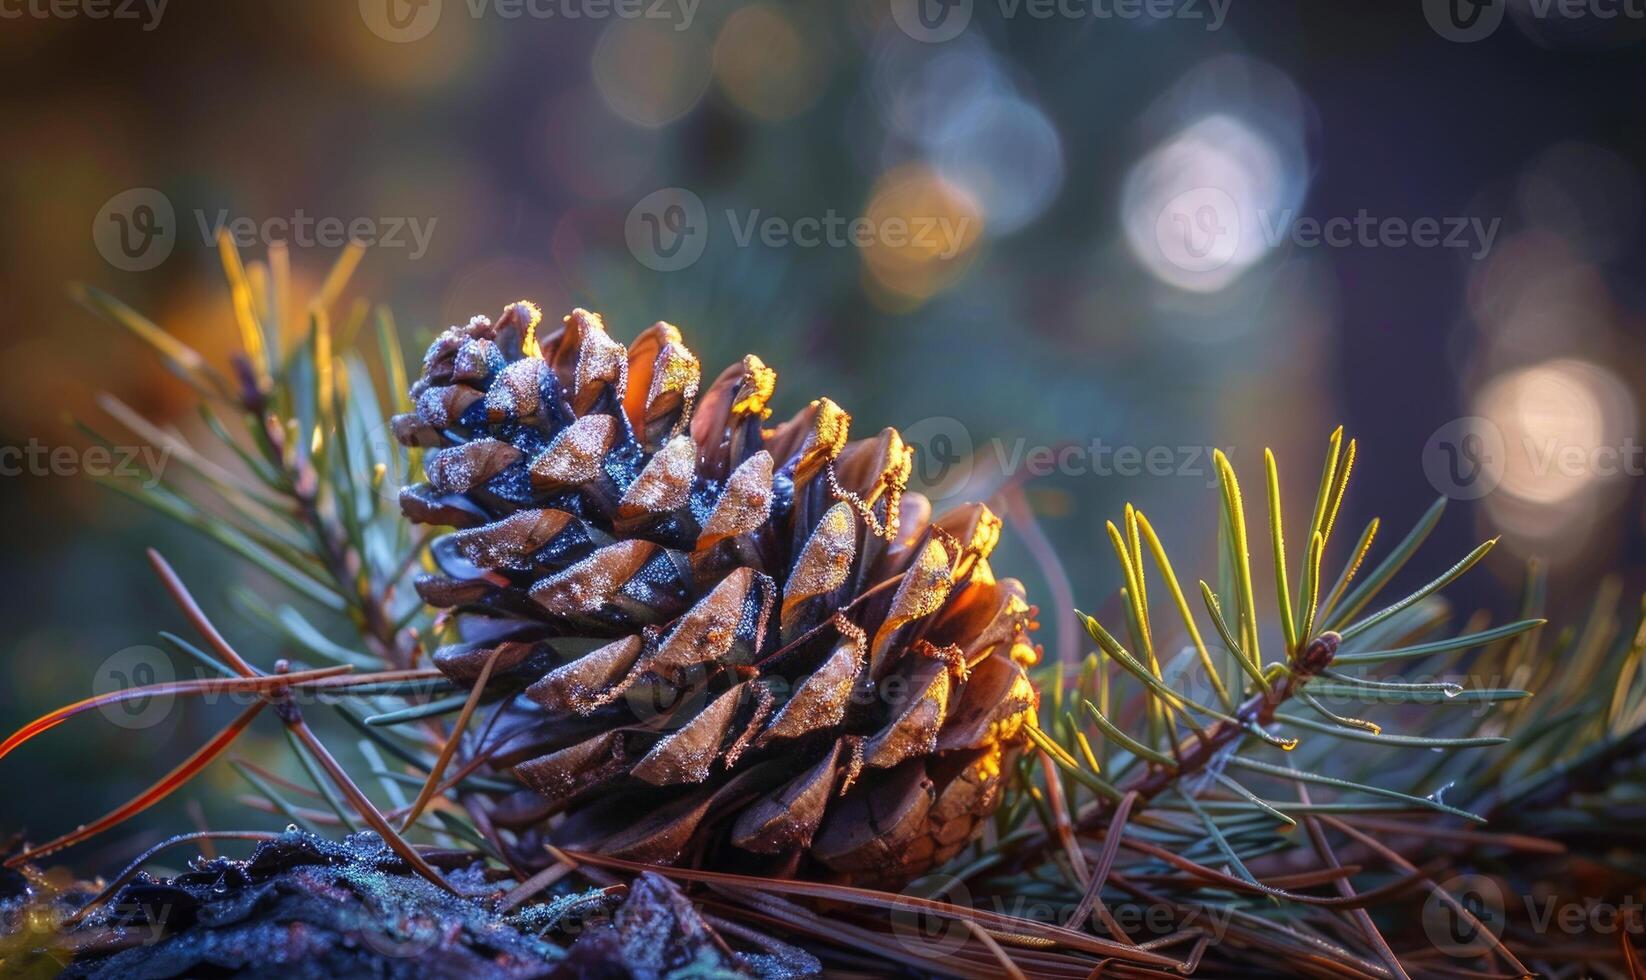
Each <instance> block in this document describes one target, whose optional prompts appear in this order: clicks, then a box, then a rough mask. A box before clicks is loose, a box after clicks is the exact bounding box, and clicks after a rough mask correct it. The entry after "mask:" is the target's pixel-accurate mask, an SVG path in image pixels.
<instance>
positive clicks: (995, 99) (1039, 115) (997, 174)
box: [933, 95, 1063, 235]
mask: <svg viewBox="0 0 1646 980" xmlns="http://www.w3.org/2000/svg"><path fill="white" fill-rule="evenodd" d="M933 143H934V145H935V149H936V158H937V166H938V169H939V171H941V172H942V174H943V176H944V177H945V178H947V179H948V180H950V181H952V182H953V183H955V184H958V185H959V186H961V187H963V188H965V189H966V191H967V192H968V193H969V194H971V195H972V196H973V197H975V198H976V199H977V200H978V201H979V202H980V203H981V204H982V206H983V208H984V209H985V210H986V211H987V212H988V215H989V231H990V233H991V234H997V235H1007V234H1010V233H1012V232H1014V231H1017V230H1018V229H1019V228H1022V227H1023V226H1024V225H1026V224H1028V223H1029V222H1031V221H1033V220H1034V219H1035V218H1037V217H1039V216H1040V213H1041V212H1042V211H1044V210H1046V208H1047V207H1048V206H1050V205H1051V203H1052V201H1053V199H1054V198H1055V197H1056V196H1057V191H1058V188H1059V187H1060V186H1061V185H1062V183H1063V148H1062V144H1061V141H1060V140H1059V139H1058V135H1057V129H1056V128H1055V127H1054V126H1053V125H1052V121H1051V120H1050V119H1048V118H1046V114H1045V113H1044V112H1042V111H1041V110H1040V109H1039V107H1037V106H1035V105H1034V104H1033V103H1031V102H1028V101H1026V100H1024V99H1020V98H1017V97H1016V96H1009V95H996V96H990V97H988V98H984V99H980V100H978V101H975V102H972V103H971V104H969V105H967V106H966V107H965V108H964V109H963V110H962V111H960V112H957V113H955V114H954V115H953V116H951V117H950V118H949V119H948V121H947V122H946V123H945V124H944V125H943V126H942V127H940V128H939V129H938V131H937V133H936V135H935V137H934V138H933Z"/></svg>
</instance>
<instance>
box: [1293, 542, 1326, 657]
mask: <svg viewBox="0 0 1646 980" xmlns="http://www.w3.org/2000/svg"><path fill="white" fill-rule="evenodd" d="M1325 550H1326V539H1325V538H1324V537H1322V536H1321V535H1319V534H1316V535H1315V536H1314V537H1313V538H1312V539H1311V540H1310V541H1309V552H1308V554H1307V555H1306V556H1305V557H1304V559H1303V582H1302V585H1301V587H1300V588H1299V590H1298V595H1299V597H1300V598H1301V599H1302V600H1303V632H1302V633H1301V634H1300V635H1301V638H1302V639H1301V642H1302V643H1305V644H1306V643H1308V642H1309V641H1310V640H1313V639H1314V633H1315V614H1316V613H1317V612H1318V611H1319V609H1320V562H1321V559H1322V558H1323V557H1324V555H1325Z"/></svg>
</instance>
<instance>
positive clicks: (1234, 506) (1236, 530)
mask: <svg viewBox="0 0 1646 980" xmlns="http://www.w3.org/2000/svg"><path fill="white" fill-rule="evenodd" d="M1212 461H1213V462H1214V463H1215V464H1216V466H1217V472H1218V478H1219V480H1220V481H1221V482H1222V484H1223V506H1224V509H1225V511H1226V512H1227V514H1228V518H1229V533H1230V535H1231V536H1232V538H1233V542H1232V543H1233V547H1232V549H1231V551H1232V558H1233V561H1234V571H1235V585H1236V587H1237V588H1238V589H1239V590H1240V599H1239V601H1240V633H1241V636H1240V639H1241V646H1242V647H1243V649H1244V653H1245V655H1246V657H1247V658H1248V659H1249V660H1250V661H1251V662H1252V664H1253V666H1255V667H1257V668H1258V669H1260V670H1261V669H1262V667H1263V654H1262V652H1261V650H1260V649H1259V646H1258V622H1257V600H1256V598H1255V596H1254V594H1253V591H1252V564H1251V546H1250V543H1249V541H1248V538H1247V535H1246V505H1245V502H1244V501H1243V500H1242V499H1241V496H1240V481H1239V480H1238V479H1237V478H1236V477H1235V472H1234V467H1233V466H1232V465H1230V463H1229V457H1227V456H1225V455H1223V450H1221V449H1216V450H1213V451H1212Z"/></svg>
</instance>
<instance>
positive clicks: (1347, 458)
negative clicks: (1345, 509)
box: [1320, 439, 1356, 541]
mask: <svg viewBox="0 0 1646 980" xmlns="http://www.w3.org/2000/svg"><path fill="white" fill-rule="evenodd" d="M1355 452H1356V444H1355V441H1354V440H1353V439H1350V440H1349V448H1348V449H1347V450H1346V451H1345V452H1344V453H1343V465H1342V466H1341V467H1340V468H1339V469H1338V474H1337V491H1336V492H1335V493H1333V494H1332V506H1331V509H1330V510H1328V511H1327V512H1326V526H1325V527H1324V528H1322V529H1321V532H1320V536H1321V538H1322V539H1324V540H1326V541H1330V540H1331V539H1332V528H1334V527H1336V526H1337V512H1338V509H1339V508H1340V507H1342V506H1343V494H1344V492H1345V491H1347V490H1348V489H1349V476H1350V474H1352V473H1353V472H1354V468H1355Z"/></svg>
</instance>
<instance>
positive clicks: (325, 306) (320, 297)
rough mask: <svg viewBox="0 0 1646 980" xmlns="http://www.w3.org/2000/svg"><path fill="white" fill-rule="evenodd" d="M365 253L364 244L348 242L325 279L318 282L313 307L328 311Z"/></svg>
mask: <svg viewBox="0 0 1646 980" xmlns="http://www.w3.org/2000/svg"><path fill="white" fill-rule="evenodd" d="M365 255H366V246H364V245H362V244H360V243H359V242H350V243H349V245H348V247H347V248H345V249H343V253H342V254H341V255H339V256H338V257H337V262H336V263H335V264H333V265H332V267H331V271H330V272H328V273H326V279H325V281H324V282H322V283H321V284H320V291H319V292H318V293H316V294H315V296H314V304H313V308H314V309H317V310H322V311H329V310H330V309H331V307H332V304H333V303H335V302H337V297H338V296H341V295H342V293H343V288H344V287H345V286H347V285H348V284H349V279H350V277H352V276H353V275H354V270H355V269H356V268H358V267H359V266H360V260H361V259H362V258H364V257H365Z"/></svg>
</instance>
